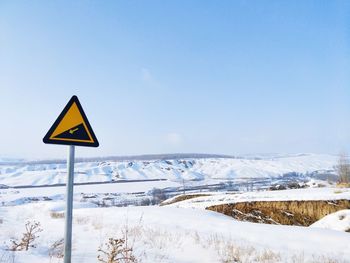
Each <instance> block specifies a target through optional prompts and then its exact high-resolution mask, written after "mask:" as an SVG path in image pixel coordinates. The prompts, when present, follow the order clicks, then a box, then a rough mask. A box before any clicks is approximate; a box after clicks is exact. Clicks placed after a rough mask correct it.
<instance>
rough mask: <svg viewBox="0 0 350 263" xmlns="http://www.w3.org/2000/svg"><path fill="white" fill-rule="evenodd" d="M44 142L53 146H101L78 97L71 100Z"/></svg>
mask: <svg viewBox="0 0 350 263" xmlns="http://www.w3.org/2000/svg"><path fill="white" fill-rule="evenodd" d="M43 141H44V143H51V144H66V145H78V146H91V147H98V146H99V143H98V141H97V138H96V136H95V134H94V132H93V130H92V128H91V126H90V124H89V121H88V119H87V118H86V115H85V113H84V111H83V108H82V107H81V105H80V102H79V100H78V97H77V96H73V97H72V98H71V99H70V101H69V102H68V104H67V105H66V107H65V108H64V110H63V111H62V113H61V114H60V115H59V117H58V118H57V120H56V121H55V123H54V124H53V125H52V127H51V128H50V130H49V131H48V133H47V134H46V135H45V137H44V139H43Z"/></svg>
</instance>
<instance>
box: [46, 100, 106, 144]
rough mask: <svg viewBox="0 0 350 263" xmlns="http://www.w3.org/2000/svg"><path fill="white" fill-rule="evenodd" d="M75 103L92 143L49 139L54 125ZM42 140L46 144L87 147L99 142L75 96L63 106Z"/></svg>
mask: <svg viewBox="0 0 350 263" xmlns="http://www.w3.org/2000/svg"><path fill="white" fill-rule="evenodd" d="M74 102H75V103H76V104H77V106H78V109H79V111H80V113H81V116H82V117H83V120H84V122H85V124H86V126H87V128H88V130H89V132H90V134H91V137H92V140H93V141H94V142H93V143H88V142H74V141H61V140H51V139H50V136H51V134H52V133H53V132H54V131H55V129H56V127H57V126H58V125H59V123H60V122H61V121H62V119H63V118H64V116H65V115H66V114H67V112H68V110H69V109H70V107H71V106H72V104H73V103H74ZM43 142H44V143H47V144H61V145H76V146H87V147H98V146H99V145H100V144H99V142H98V140H97V138H96V136H95V133H94V131H93V129H92V128H91V125H90V123H89V120H88V119H87V117H86V115H85V112H84V110H83V107H82V106H81V104H80V102H79V99H78V97H77V96H75V95H74V96H73V97H72V98H71V99H70V100H69V101H68V103H67V105H66V106H65V107H64V109H63V111H62V112H61V113H60V115H59V116H58V118H57V119H56V121H55V122H54V123H53V125H52V126H51V128H50V130H49V131H48V132H47V133H46V135H45V137H44V138H43Z"/></svg>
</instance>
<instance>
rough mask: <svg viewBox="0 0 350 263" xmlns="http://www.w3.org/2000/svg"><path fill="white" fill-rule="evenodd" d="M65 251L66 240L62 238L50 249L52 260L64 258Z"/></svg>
mask: <svg viewBox="0 0 350 263" xmlns="http://www.w3.org/2000/svg"><path fill="white" fill-rule="evenodd" d="M63 249H64V239H63V238H61V239H59V240H57V241H55V242H54V243H53V244H52V245H51V247H50V248H49V256H50V258H54V257H55V258H63V255H64V254H63Z"/></svg>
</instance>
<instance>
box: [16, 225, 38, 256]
mask: <svg viewBox="0 0 350 263" xmlns="http://www.w3.org/2000/svg"><path fill="white" fill-rule="evenodd" d="M25 229H26V232H24V233H23V236H22V238H21V240H19V241H17V240H11V242H12V245H11V247H10V248H9V250H11V251H20V250H26V251H27V250H28V249H29V248H30V247H35V245H34V244H33V243H34V241H35V240H36V239H37V238H38V237H39V236H38V233H40V232H41V231H43V230H42V228H41V225H40V223H39V222H36V221H33V222H30V221H28V222H27V223H26V224H25Z"/></svg>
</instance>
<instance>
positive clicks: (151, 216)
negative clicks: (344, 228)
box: [0, 202, 350, 263]
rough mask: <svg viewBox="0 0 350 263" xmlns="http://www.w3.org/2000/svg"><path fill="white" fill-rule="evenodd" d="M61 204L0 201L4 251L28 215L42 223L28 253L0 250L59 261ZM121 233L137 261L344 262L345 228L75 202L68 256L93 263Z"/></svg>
mask: <svg viewBox="0 0 350 263" xmlns="http://www.w3.org/2000/svg"><path fill="white" fill-rule="evenodd" d="M63 207H64V205H63V204H62V203H61V202H57V203H56V202H51V203H50V202H46V203H36V204H25V205H21V206H15V207H1V208H0V218H1V220H2V223H1V224H0V231H1V236H0V242H1V243H0V244H2V245H1V248H2V249H4V248H6V246H7V245H9V244H10V243H9V240H10V239H18V238H20V237H21V233H22V232H23V230H24V224H25V222H27V220H36V221H37V222H40V223H41V227H42V229H43V232H42V233H40V237H39V238H38V239H37V241H36V244H37V247H36V248H31V249H30V250H29V251H28V252H24V251H20V252H15V253H12V252H8V251H5V250H2V251H1V250H0V253H1V252H2V253H3V255H5V256H8V257H9V258H11V257H12V256H13V257H14V258H15V262H18V263H34V262H35V263H37V262H41V263H45V262H62V259H56V258H53V259H51V261H50V258H49V256H48V254H49V250H50V249H49V248H50V246H51V245H52V244H53V243H54V242H55V241H56V240H58V239H60V238H62V237H63V227H64V220H63V218H60V217H53V216H52V212H51V211H52V210H54V211H55V212H56V213H57V212H59V211H61V210H60V209H61V208H63ZM126 232H128V243H129V246H133V249H134V252H133V253H134V255H135V256H136V257H137V258H138V259H139V260H140V262H151V263H155V262H169V263H170V262H171V263H175V262H177V263H180V262H181V263H185V262H201V263H205V262H210V263H213V262H235V261H233V259H234V258H236V259H237V258H238V259H239V260H241V261H239V262H319V263H321V262H322V263H323V262H350V261H349V259H350V235H349V234H348V233H343V232H340V231H333V230H328V229H320V228H305V227H294V226H278V225H264V224H254V223H246V222H238V221H235V220H232V219H231V218H230V217H227V216H224V215H221V214H218V213H215V212H211V211H204V210H197V209H195V210H193V209H184V208H175V207H158V206H156V207H128V208H115V207H114V208H79V207H76V209H75V210H74V226H73V248H74V249H73V262H76V263H83V262H84V263H88V262H96V261H97V260H96V258H97V255H98V254H99V253H98V252H97V250H98V247H99V246H101V245H103V243H105V242H107V240H108V238H110V237H114V238H121V237H123V236H124V235H125V233H126ZM6 253H7V254H6ZM330 259H333V260H334V261H330ZM225 260H227V261H225ZM229 260H231V261H229ZM335 260H336V261H335ZM9 262H10V261H9Z"/></svg>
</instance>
